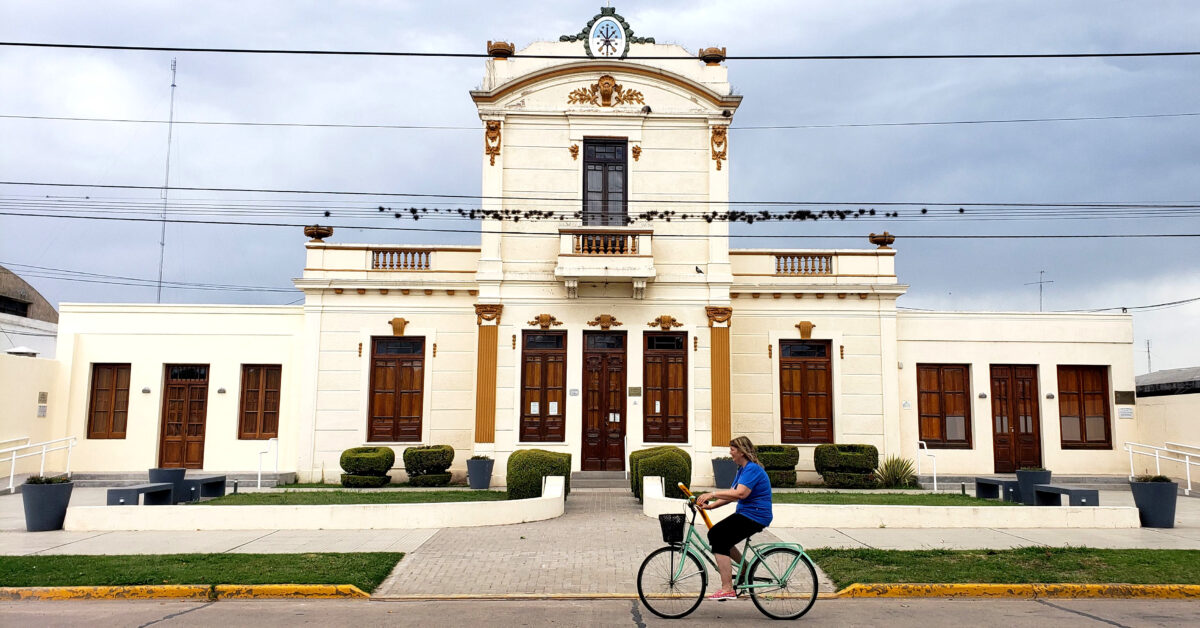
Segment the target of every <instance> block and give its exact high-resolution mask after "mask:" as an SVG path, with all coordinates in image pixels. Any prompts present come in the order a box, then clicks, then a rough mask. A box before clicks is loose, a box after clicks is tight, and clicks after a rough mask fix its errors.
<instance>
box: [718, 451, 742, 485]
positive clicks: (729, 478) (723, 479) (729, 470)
mask: <svg viewBox="0 0 1200 628" xmlns="http://www.w3.org/2000/svg"><path fill="white" fill-rule="evenodd" d="M712 464H713V486H715V487H717V488H733V478H734V477H735V476H737V469H738V466H737V463H736V462H734V461H733V460H732V459H731V460H721V459H720V458H713V461H712Z"/></svg>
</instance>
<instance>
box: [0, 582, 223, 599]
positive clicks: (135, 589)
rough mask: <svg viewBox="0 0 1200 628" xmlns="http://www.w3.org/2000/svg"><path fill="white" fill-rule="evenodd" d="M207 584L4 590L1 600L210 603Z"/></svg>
mask: <svg viewBox="0 0 1200 628" xmlns="http://www.w3.org/2000/svg"><path fill="white" fill-rule="evenodd" d="M211 594H212V587H211V586H209V585H207V584H164V585H147V586H130V587H0V600H6V601H7V600H145V599H164V598H167V599H175V600H207V599H209V596H210V595H211Z"/></svg>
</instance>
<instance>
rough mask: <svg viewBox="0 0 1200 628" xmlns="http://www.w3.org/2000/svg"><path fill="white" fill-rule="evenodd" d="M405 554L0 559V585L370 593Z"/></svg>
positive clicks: (4, 557)
mask: <svg viewBox="0 0 1200 628" xmlns="http://www.w3.org/2000/svg"><path fill="white" fill-rule="evenodd" d="M403 557H404V554H401V553H396V552H375V553H359V554H166V555H159V556H154V555H138V556H73V555H72V556H0V586H6V587H55V586H128V585H148V584H210V585H211V584H352V585H354V586H356V587H358V588H360V589H362V590H363V591H366V592H367V593H370V592H372V591H374V590H375V587H377V586H379V583H380V582H383V579H384V578H386V577H387V575H388V574H389V573H390V572H391V571H392V568H393V567H395V566H396V563H397V562H399V561H400V559H401V558H403Z"/></svg>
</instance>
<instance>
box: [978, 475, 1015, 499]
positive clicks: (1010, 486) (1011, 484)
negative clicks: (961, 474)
mask: <svg viewBox="0 0 1200 628" xmlns="http://www.w3.org/2000/svg"><path fill="white" fill-rule="evenodd" d="M975 496H976V497H978V498H980V499H1003V500H1004V501H1006V502H1019V501H1021V490H1020V486H1019V484H1018V483H1017V481H1016V480H1000V479H996V478H975Z"/></svg>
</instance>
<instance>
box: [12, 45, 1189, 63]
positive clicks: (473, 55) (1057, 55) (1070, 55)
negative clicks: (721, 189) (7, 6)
mask: <svg viewBox="0 0 1200 628" xmlns="http://www.w3.org/2000/svg"><path fill="white" fill-rule="evenodd" d="M0 46H12V47H24V48H65V49H75V50H122V51H143V52H204V53H228V54H272V55H319V56H358V57H363V56H369V57H445V58H466V59H482V58H490V57H492V56H493V55H492V54H490V53H485V52H412V51H387V50H316V49H286V48H212V47H184V46H117V45H105V44H64V43H48V42H23V41H4V42H0ZM1191 56H1200V51H1192V50H1173V51H1153V52H1051V53H998V54H914V55H730V56H727V57H725V58H726V59H727V60H729V61H876V60H902V59H916V60H920V59H1093V58H1102V57H1191ZM509 58H513V59H577V60H581V61H595V59H593V58H592V57H589V56H587V55H545V54H513V55H510V56H509ZM621 60H622V61H681V60H696V61H697V62H698V59H695V58H694V57H690V56H680V55H669V56H655V55H646V56H627V57H624V58H623V59H621Z"/></svg>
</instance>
